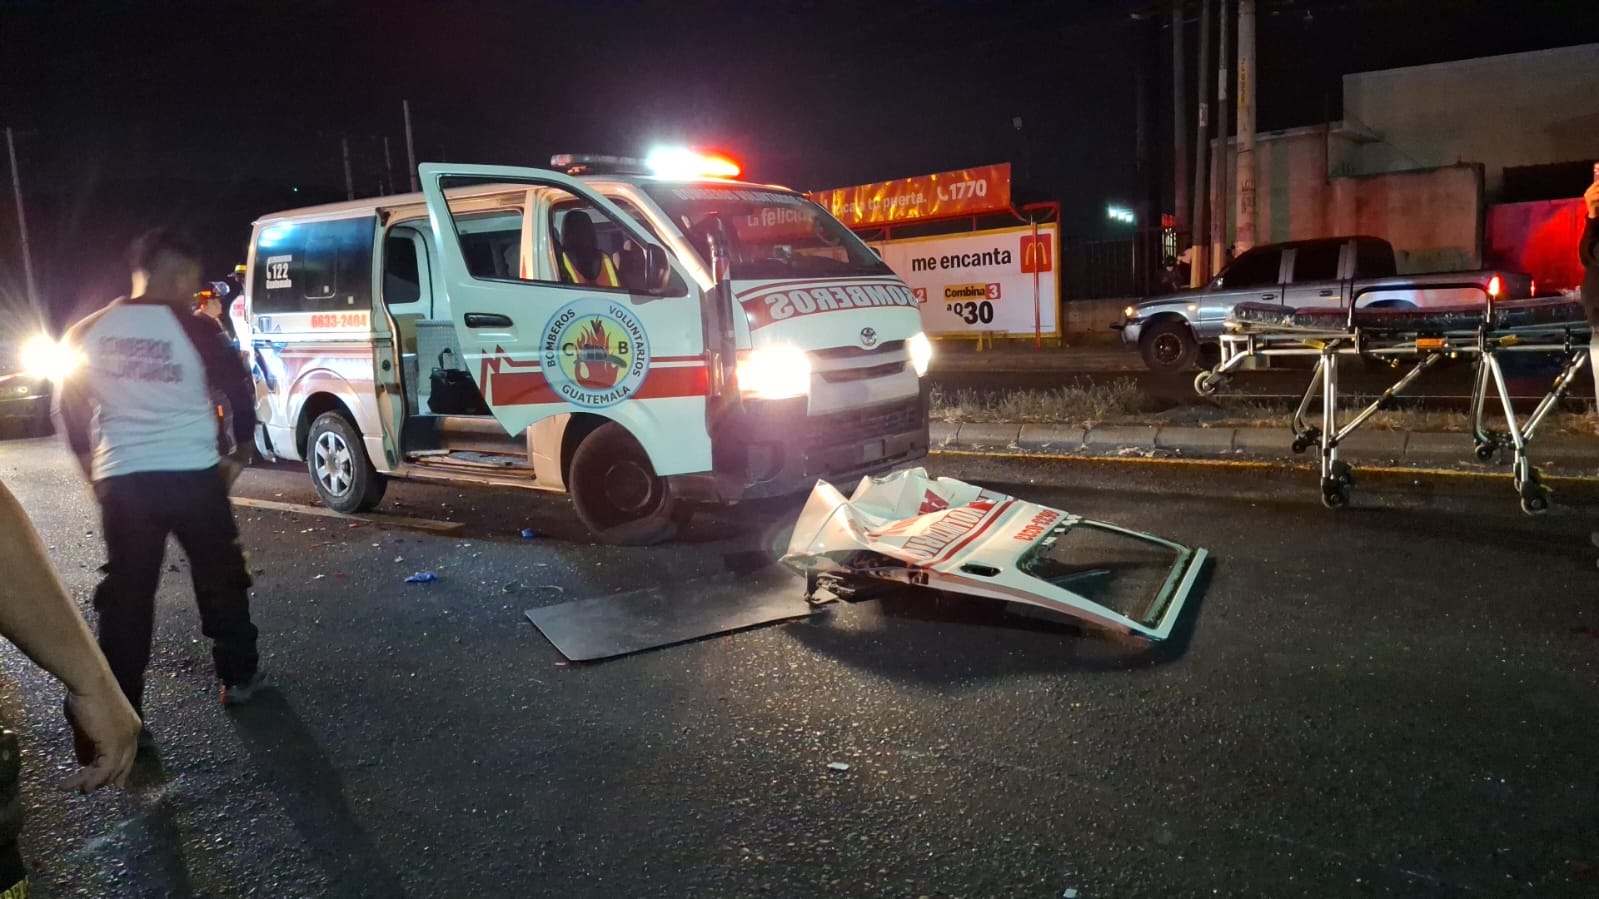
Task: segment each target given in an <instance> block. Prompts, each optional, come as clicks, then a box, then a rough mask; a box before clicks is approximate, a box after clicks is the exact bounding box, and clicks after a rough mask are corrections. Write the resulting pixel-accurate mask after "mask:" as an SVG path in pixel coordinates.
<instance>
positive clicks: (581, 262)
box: [561, 209, 622, 287]
mask: <svg viewBox="0 0 1599 899" xmlns="http://www.w3.org/2000/svg"><path fill="white" fill-rule="evenodd" d="M561 270H562V274H563V275H565V276H566V278H567V279H569V280H570V281H571V282H572V283H573V284H587V285H592V286H594V287H621V286H622V280H621V279H620V278H618V277H617V276H616V266H615V265H614V264H613V263H612V262H611V257H610V256H609V255H608V254H606V252H605V251H604V250H601V249H600V242H599V240H598V238H597V237H596V236H595V234H594V220H593V219H591V218H589V215H588V213H586V212H584V211H583V210H581V209H574V210H572V211H570V212H568V213H567V214H566V217H565V218H564V219H562V220H561Z"/></svg>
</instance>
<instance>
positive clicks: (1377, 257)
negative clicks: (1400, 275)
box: [1355, 240, 1397, 278]
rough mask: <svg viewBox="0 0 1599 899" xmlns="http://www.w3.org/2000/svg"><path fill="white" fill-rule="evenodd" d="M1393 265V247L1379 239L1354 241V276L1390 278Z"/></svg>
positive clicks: (1393, 268)
mask: <svg viewBox="0 0 1599 899" xmlns="http://www.w3.org/2000/svg"><path fill="white" fill-rule="evenodd" d="M1396 271H1397V269H1396V268H1395V266H1394V249H1393V247H1390V246H1389V245H1388V244H1387V243H1386V242H1384V241H1380V240H1357V241H1355V277H1357V278H1391V277H1393V275H1394V273H1395V272H1396Z"/></svg>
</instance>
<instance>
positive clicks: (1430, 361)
mask: <svg viewBox="0 0 1599 899" xmlns="http://www.w3.org/2000/svg"><path fill="white" fill-rule="evenodd" d="M1462 286H1467V285H1462ZM1357 303H1358V297H1357ZM1590 333H1591V329H1590V326H1589V324H1588V322H1587V319H1586V317H1585V315H1584V312H1583V309H1582V306H1581V305H1580V304H1579V303H1577V302H1576V301H1574V300H1569V299H1565V298H1559V299H1549V300H1500V301H1495V300H1493V298H1491V297H1488V298H1486V299H1485V302H1484V303H1482V304H1481V305H1473V306H1450V307H1435V308H1429V309H1415V308H1374V307H1366V308H1360V307H1359V306H1358V305H1356V304H1352V305H1351V307H1350V308H1347V309H1345V308H1301V309H1293V308H1288V307H1284V306H1279V305H1269V304H1264V303H1242V304H1239V305H1238V306H1235V307H1233V310H1232V313H1231V314H1230V315H1229V316H1228V320H1227V325H1226V332H1225V333H1224V334H1223V336H1222V338H1221V345H1222V358H1221V362H1220V363H1219V364H1217V365H1216V366H1215V367H1214V368H1212V369H1210V370H1208V371H1203V372H1200V374H1199V376H1198V377H1196V378H1195V379H1194V389H1195V390H1196V391H1198V392H1199V393H1200V394H1201V395H1205V396H1209V395H1212V394H1214V393H1216V392H1217V391H1218V390H1220V389H1221V388H1222V387H1223V386H1224V385H1225V384H1226V383H1227V381H1228V380H1229V378H1230V377H1231V375H1232V374H1233V373H1234V372H1236V371H1238V370H1239V369H1240V368H1241V367H1242V366H1243V365H1244V362H1245V361H1246V360H1248V359H1251V358H1269V357H1276V356H1312V357H1315V358H1316V364H1315V368H1314V370H1313V373H1312V375H1311V380H1310V384H1309V386H1308V387H1306V389H1305V395H1304V399H1302V400H1301V401H1300V403H1299V408H1298V410H1297V411H1296V412H1295V413H1294V418H1293V422H1292V428H1293V449H1294V451H1295V452H1299V453H1302V452H1304V451H1306V450H1307V449H1309V448H1311V447H1313V446H1314V447H1317V448H1319V449H1320V452H1321V496H1322V502H1323V503H1324V504H1326V505H1327V506H1328V507H1329V508H1339V507H1342V506H1345V505H1347V504H1348V503H1349V490H1350V488H1352V487H1353V486H1354V474H1353V471H1352V469H1351V468H1350V466H1349V464H1348V463H1347V462H1345V461H1343V460H1342V459H1340V458H1339V451H1338V448H1339V445H1340V444H1341V443H1343V442H1344V441H1345V440H1347V439H1348V438H1349V435H1350V434H1352V433H1354V432H1355V431H1357V430H1359V429H1360V427H1361V426H1362V425H1364V424H1365V423H1366V422H1367V421H1368V420H1369V419H1370V418H1371V416H1372V415H1374V414H1376V413H1377V412H1378V411H1380V410H1382V409H1384V408H1387V407H1389V406H1390V405H1392V403H1393V402H1394V399H1395V398H1396V397H1397V396H1399V394H1401V393H1402V392H1403V391H1404V390H1405V389H1406V388H1408V387H1410V386H1411V385H1412V384H1414V383H1415V382H1416V381H1417V379H1419V378H1421V377H1422V376H1423V375H1424V374H1426V373H1427V372H1428V371H1429V370H1431V369H1432V368H1434V367H1436V366H1437V365H1439V364H1440V363H1441V362H1443V360H1445V359H1456V358H1473V359H1474V360H1475V362H1476V377H1475V379H1474V381H1473V385H1474V386H1473V389H1472V395H1471V436H1472V441H1473V443H1474V445H1475V447H1476V455H1477V458H1478V459H1481V460H1483V461H1487V460H1489V459H1491V458H1493V457H1494V455H1495V454H1496V453H1498V452H1499V451H1500V450H1509V451H1510V452H1511V453H1512V454H1513V458H1514V461H1513V465H1512V469H1511V473H1512V478H1513V483H1514V485H1515V488H1516V492H1517V494H1518V495H1519V496H1520V498H1521V508H1522V511H1524V512H1526V513H1528V514H1534V513H1537V512H1542V511H1544V510H1545V509H1547V508H1548V507H1549V491H1548V488H1546V487H1545V486H1544V485H1543V484H1542V482H1541V481H1540V478H1539V472H1538V470H1537V469H1536V468H1534V467H1533V466H1532V464H1531V462H1529V461H1528V455H1527V449H1528V446H1529V445H1530V444H1531V442H1532V439H1533V436H1534V434H1535V433H1536V432H1537V430H1538V427H1539V425H1541V424H1542V423H1543V421H1544V420H1545V419H1546V418H1547V417H1548V415H1549V413H1550V412H1552V411H1554V410H1555V408H1556V407H1557V406H1558V405H1559V403H1560V400H1561V398H1562V397H1563V396H1565V394H1566V392H1567V391H1568V390H1569V389H1570V388H1571V385H1572V383H1573V382H1574V381H1575V380H1576V378H1577V376H1578V375H1579V374H1580V373H1581V372H1582V371H1583V369H1584V368H1585V367H1586V366H1587V365H1588V360H1589V353H1588V345H1589V338H1590ZM1509 353H1536V354H1542V355H1546V356H1557V357H1559V359H1560V360H1561V369H1560V375H1559V376H1558V377H1556V378H1555V380H1554V383H1553V384H1552V385H1551V386H1550V388H1549V390H1548V392H1547V393H1545V394H1544V395H1543V397H1542V399H1541V400H1540V401H1539V402H1538V405H1537V406H1536V408H1534V409H1533V411H1532V413H1531V414H1529V415H1528V416H1526V417H1525V418H1520V417H1518V416H1517V414H1516V411H1515V409H1514V408H1512V406H1511V403H1510V391H1509V389H1508V388H1507V386H1506V382H1505V373H1504V368H1503V365H1502V361H1503V358H1504V357H1505V355H1506V354H1509ZM1352 356H1359V357H1365V358H1368V359H1378V360H1382V361H1384V362H1387V363H1388V364H1390V365H1392V366H1393V367H1394V368H1395V369H1404V373H1403V375H1402V376H1401V377H1400V378H1399V379H1398V380H1397V381H1395V382H1394V383H1393V385H1392V386H1390V387H1389V388H1388V389H1387V390H1385V391H1383V393H1382V395H1381V396H1379V397H1378V398H1377V399H1376V400H1375V401H1373V402H1372V403H1371V404H1370V405H1367V406H1365V407H1364V408H1362V409H1361V410H1359V411H1358V412H1356V413H1354V414H1353V416H1351V417H1350V418H1349V419H1348V420H1347V421H1344V422H1342V423H1340V422H1339V420H1338V418H1339V415H1338V412H1339V409H1338V405H1339V403H1338V400H1339V395H1338V367H1339V362H1340V360H1342V359H1347V358H1349V357H1352ZM1407 365H1408V368H1407ZM1490 391H1491V392H1492V393H1493V396H1494V399H1495V401H1496V402H1497V404H1498V405H1499V406H1500V408H1501V409H1502V410H1503V412H1504V420H1505V430H1504V431H1502V432H1501V431H1495V430H1491V429H1490V428H1489V426H1488V422H1487V409H1488V403H1489V393H1490ZM1318 395H1319V396H1320V398H1321V420H1320V423H1319V424H1316V423H1312V421H1311V416H1312V408H1313V406H1314V404H1315V401H1316V398H1317V396H1318Z"/></svg>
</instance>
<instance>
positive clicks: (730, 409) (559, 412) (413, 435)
mask: <svg viewBox="0 0 1599 899" xmlns="http://www.w3.org/2000/svg"><path fill="white" fill-rule="evenodd" d="M678 163H679V164H680V163H681V160H678ZM553 164H555V165H557V166H560V167H563V168H565V169H566V171H565V172H558V171H551V170H542V169H532V168H512V167H500V166H470V165H431V164H430V165H423V166H422V167H421V169H420V172H421V179H422V192H421V193H420V194H411V195H405V196H395V197H382V198H376V199H369V200H358V201H355V202H350V203H339V204H334V205H328V206H318V207H312V208H308V209H298V210H294V211H290V212H281V213H276V214H273V215H268V216H265V217H263V218H261V219H260V220H259V221H258V222H256V224H255V229H254V233H253V235H252V240H251V245H250V254H249V269H248V280H247V289H246V292H245V296H244V298H243V302H242V303H238V304H235V307H234V312H235V315H236V324H237V325H238V328H239V332H240V334H241V337H242V338H243V339H245V340H248V342H249V346H250V348H251V350H252V355H253V357H254V361H255V362H256V364H257V366H258V367H259V370H260V375H261V378H262V380H263V382H264V384H265V388H266V389H265V391H264V401H263V403H262V410H261V411H262V412H263V416H262V419H263V422H264V429H263V439H262V441H261V442H262V443H263V445H264V448H265V449H267V450H268V451H269V452H271V453H272V454H274V455H276V456H278V457H281V458H284V459H288V460H303V461H305V463H306V464H307V467H308V468H309V470H310V473H311V477H312V480H313V481H314V482H315V485H316V489H317V492H318V493H319V494H320V495H321V498H322V500H323V501H324V502H325V503H326V504H327V505H328V506H329V507H330V508H333V509H336V510H339V511H343V512H355V511H360V510H365V509H370V508H372V507H373V506H375V505H377V503H378V502H379V501H380V500H381V499H382V497H383V492H384V486H385V484H386V482H387V481H388V479H389V478H426V479H432V480H445V481H455V482H470V483H477V484H486V485H500V486H520V487H529V488H537V489H544V490H558V491H565V492H567V493H569V494H570V495H571V497H572V502H573V505H574V507H575V509H576V511H577V514H578V516H579V518H580V519H581V520H582V521H583V523H584V524H585V525H586V526H587V527H588V528H589V529H590V530H591V531H592V533H593V534H594V535H595V536H596V537H597V538H598V539H600V540H602V541H604V542H608V543H617V544H647V543H653V542H658V541H661V540H664V539H668V538H670V537H671V536H672V535H674V534H675V533H676V531H677V530H678V528H679V527H680V526H681V525H682V524H683V523H684V522H685V521H686V519H687V517H688V515H689V514H690V512H691V510H692V508H693V505H694V504H696V503H709V502H715V503H731V502H737V501H739V500H741V499H747V498H756V497H768V496H779V495H786V494H791V493H797V492H802V491H805V490H808V489H809V488H810V487H811V486H812V485H813V484H814V483H815V481H816V480H817V479H818V478H826V479H840V480H846V481H847V480H849V479H853V478H858V477H859V476H861V475H863V474H874V473H880V472H883V471H887V470H889V469H892V468H895V467H899V466H902V465H904V464H906V463H912V462H915V461H917V460H919V459H921V458H923V457H924V456H925V455H926V454H927V448H928V426H927V393H926V390H925V389H924V388H923V384H922V375H924V374H925V373H926V370H927V365H928V362H929V359H930V357H931V352H932V350H931V345H930V344H929V342H928V340H927V338H926V336H925V335H924V334H923V333H922V326H921V315H920V310H919V308H918V305H917V301H916V299H915V297H914V296H913V295H912V293H911V291H910V289H909V288H908V287H906V286H905V284H904V283H902V282H901V281H900V279H899V278H898V277H896V276H895V275H894V273H893V272H891V271H890V270H889V269H888V267H887V266H885V265H884V264H883V262H882V260H880V259H879V258H878V257H877V256H876V255H875V254H874V253H873V252H872V251H871V250H870V249H868V248H867V247H866V246H865V245H864V244H863V243H861V242H860V240H858V239H857V238H856V237H855V235H853V234H852V233H850V231H849V230H848V229H847V228H845V227H844V226H843V225H842V224H840V223H839V222H838V221H837V220H835V219H833V218H832V217H831V216H829V215H828V214H827V213H826V212H825V211H823V210H822V209H821V208H820V207H818V206H817V205H815V204H814V203H811V202H810V201H809V200H807V199H805V197H803V196H801V195H800V194H797V193H794V192H793V191H790V190H787V189H785V188H781V187H772V186H767V185H760V184H750V183H744V182H740V181H735V180H731V179H729V178H714V177H705V176H703V175H700V174H697V173H683V172H677V173H672V172H666V171H654V172H651V171H650V170H648V169H646V168H644V167H642V166H641V165H639V164H638V163H636V162H634V161H632V160H625V159H618V158H614V157H588V158H583V157H557V158H556V160H555V161H554V163H553Z"/></svg>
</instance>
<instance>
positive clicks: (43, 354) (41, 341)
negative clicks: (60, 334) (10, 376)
mask: <svg viewBox="0 0 1599 899" xmlns="http://www.w3.org/2000/svg"><path fill="white" fill-rule="evenodd" d="M19 356H20V358H19V360H18V361H20V362H21V363H22V370H23V371H24V372H26V373H27V374H28V375H30V376H32V377H35V378H49V379H50V380H52V381H56V382H60V381H61V380H63V379H65V378H66V377H67V376H68V375H70V374H72V373H73V372H74V371H77V369H78V366H79V365H82V364H83V358H82V357H81V356H79V355H78V353H77V352H76V351H74V350H73V349H72V348H71V347H69V346H67V345H66V344H63V343H61V342H60V341H57V340H52V339H50V338H49V337H46V336H45V335H43V334H40V335H38V336H37V337H33V338H30V339H29V340H28V342H27V343H24V344H23V345H22V352H21V353H20V354H19Z"/></svg>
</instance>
